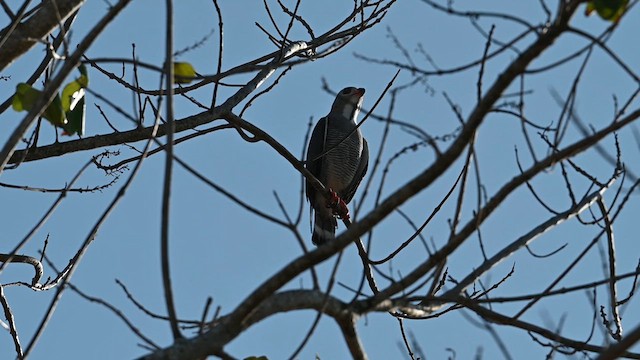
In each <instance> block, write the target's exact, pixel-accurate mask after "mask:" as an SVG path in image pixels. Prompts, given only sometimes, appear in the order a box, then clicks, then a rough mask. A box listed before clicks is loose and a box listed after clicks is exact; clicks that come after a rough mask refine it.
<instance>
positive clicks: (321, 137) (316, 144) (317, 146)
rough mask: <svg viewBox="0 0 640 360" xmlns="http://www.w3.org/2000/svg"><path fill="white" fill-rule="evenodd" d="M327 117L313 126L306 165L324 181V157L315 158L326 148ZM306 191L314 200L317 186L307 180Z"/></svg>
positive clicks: (310, 198)
mask: <svg viewBox="0 0 640 360" xmlns="http://www.w3.org/2000/svg"><path fill="white" fill-rule="evenodd" d="M326 124H327V118H326V117H323V118H322V119H320V120H319V121H318V123H317V124H316V126H315V127H314V128H313V132H312V133H311V139H309V147H308V148H307V163H306V167H307V170H309V172H310V173H312V174H313V176H315V177H316V178H317V179H318V180H320V181H323V182H324V180H323V178H324V176H322V174H321V172H322V162H323V161H324V157H322V158H320V159H316V160H313V159H314V158H315V157H317V156H318V155H320V154H322V152H323V151H324V150H325V137H326V133H327V126H326ZM306 191H307V198H308V199H309V201H312V202H313V201H314V199H315V193H316V188H314V187H313V186H312V185H311V184H309V182H308V181H307V182H306Z"/></svg>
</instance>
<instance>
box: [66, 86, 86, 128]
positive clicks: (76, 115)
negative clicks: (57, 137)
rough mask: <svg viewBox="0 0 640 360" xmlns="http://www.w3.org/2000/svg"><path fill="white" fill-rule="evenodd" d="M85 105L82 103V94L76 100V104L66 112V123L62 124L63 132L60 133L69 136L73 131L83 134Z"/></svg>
mask: <svg viewBox="0 0 640 360" xmlns="http://www.w3.org/2000/svg"><path fill="white" fill-rule="evenodd" d="M86 108H87V106H86V105H85V103H84V96H83V97H82V98H80V100H78V103H77V104H76V106H75V107H74V108H73V109H72V110H71V111H69V112H67V120H68V122H67V124H66V125H64V126H62V128H63V129H64V132H63V133H62V135H68V136H71V135H73V134H75V133H77V134H78V135H80V136H82V135H84V124H85V117H84V114H85V112H86V111H85V110H86Z"/></svg>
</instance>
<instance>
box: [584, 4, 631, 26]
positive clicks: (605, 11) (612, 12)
mask: <svg viewBox="0 0 640 360" xmlns="http://www.w3.org/2000/svg"><path fill="white" fill-rule="evenodd" d="M628 2H629V0H591V1H589V2H588V3H587V9H586V11H585V14H586V15H590V14H591V13H592V12H593V11H594V10H595V11H596V12H597V13H598V16H600V17H601V18H602V19H604V20H607V21H611V22H617V21H618V20H620V17H622V15H623V14H624V12H625V11H626V10H627V3H628Z"/></svg>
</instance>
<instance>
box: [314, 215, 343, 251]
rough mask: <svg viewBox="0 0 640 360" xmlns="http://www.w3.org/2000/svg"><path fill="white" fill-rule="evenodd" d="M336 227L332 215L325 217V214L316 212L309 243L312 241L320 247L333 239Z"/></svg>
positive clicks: (336, 223) (336, 224)
mask: <svg viewBox="0 0 640 360" xmlns="http://www.w3.org/2000/svg"><path fill="white" fill-rule="evenodd" d="M337 227H338V222H337V221H336V218H335V217H333V215H331V216H327V215H326V214H320V213H319V212H316V213H315V220H314V224H313V235H312V236H311V241H313V243H314V244H315V245H316V246H320V245H323V244H325V243H327V242H329V241H331V240H333V239H335V238H336V228H337Z"/></svg>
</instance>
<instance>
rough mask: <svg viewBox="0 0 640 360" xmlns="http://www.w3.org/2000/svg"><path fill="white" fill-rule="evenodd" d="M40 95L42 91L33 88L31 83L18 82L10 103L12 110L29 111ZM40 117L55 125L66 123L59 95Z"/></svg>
mask: <svg viewBox="0 0 640 360" xmlns="http://www.w3.org/2000/svg"><path fill="white" fill-rule="evenodd" d="M40 95H42V92H41V91H40V90H36V89H34V88H33V87H31V85H29V84H25V83H20V84H18V86H16V93H15V94H14V95H13V101H12V103H11V105H12V107H13V110H15V111H31V109H32V108H33V105H34V104H35V103H36V101H37V100H38V98H39V97H40ZM42 117H43V118H45V119H47V120H49V122H50V123H52V124H53V125H55V126H64V125H65V124H66V123H67V119H66V117H65V115H64V111H63V109H62V101H61V100H60V96H59V95H56V97H55V98H54V99H53V101H52V102H51V104H49V106H47V108H46V109H45V111H44V112H43V113H42Z"/></svg>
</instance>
